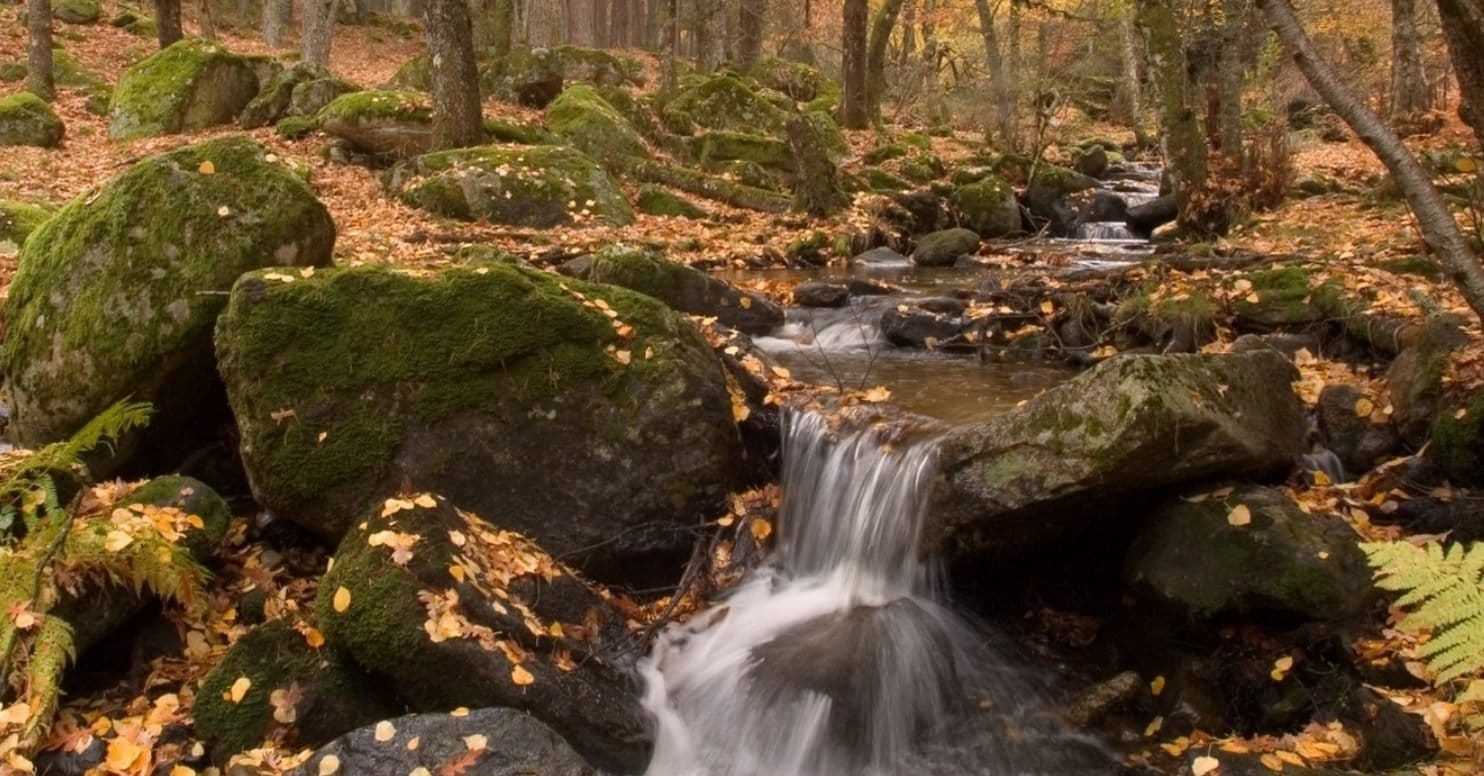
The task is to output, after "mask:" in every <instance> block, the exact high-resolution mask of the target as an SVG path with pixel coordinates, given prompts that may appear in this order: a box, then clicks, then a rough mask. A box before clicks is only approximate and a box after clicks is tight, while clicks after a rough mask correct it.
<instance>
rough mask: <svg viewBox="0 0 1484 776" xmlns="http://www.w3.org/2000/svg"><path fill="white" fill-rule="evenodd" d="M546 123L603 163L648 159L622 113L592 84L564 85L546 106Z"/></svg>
mask: <svg viewBox="0 0 1484 776" xmlns="http://www.w3.org/2000/svg"><path fill="white" fill-rule="evenodd" d="M546 126H547V127H548V128H550V129H551V131H552V132H553V133H554V134H555V135H556V136H557V137H559V138H561V139H562V140H564V141H566V142H568V143H570V144H572V145H573V146H575V147H576V148H578V149H579V150H581V151H583V152H584V153H586V154H587V155H589V156H591V157H593V158H594V159H597V160H599V161H603V162H609V161H613V160H617V159H622V158H624V157H630V156H633V157H641V158H646V159H647V158H649V149H648V148H646V147H645V146H644V141H643V140H642V139H641V138H640V137H639V133H638V132H636V131H634V128H633V126H631V125H630V124H629V122H628V119H626V118H624V117H623V114H621V113H619V112H618V111H617V110H614V108H613V106H612V105H609V104H608V102H607V101H606V100H604V99H603V98H602V97H599V96H598V93H597V92H595V91H593V89H592V87H590V86H585V85H583V84H574V85H572V86H569V87H567V88H566V89H564V90H563V91H562V93H561V96H559V97H557V98H556V100H555V101H553V102H552V103H551V104H550V105H548V106H547V108H546Z"/></svg>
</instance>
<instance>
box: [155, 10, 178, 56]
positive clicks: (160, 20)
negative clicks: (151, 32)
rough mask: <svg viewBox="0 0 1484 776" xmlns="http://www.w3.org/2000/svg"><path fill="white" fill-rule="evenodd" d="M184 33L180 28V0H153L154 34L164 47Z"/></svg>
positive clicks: (161, 46)
mask: <svg viewBox="0 0 1484 776" xmlns="http://www.w3.org/2000/svg"><path fill="white" fill-rule="evenodd" d="M184 34H185V33H183V32H182V31H181V28H180V0H155V35H156V37H157V38H158V39H159V41H160V48H165V47H166V46H169V45H170V44H172V43H174V42H175V41H177V40H180V39H181V37H182V36H184Z"/></svg>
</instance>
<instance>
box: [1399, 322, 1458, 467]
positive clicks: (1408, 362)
mask: <svg viewBox="0 0 1484 776" xmlns="http://www.w3.org/2000/svg"><path fill="white" fill-rule="evenodd" d="M1463 324H1464V321H1463V320H1462V319H1461V318H1459V317H1458V316H1456V315H1435V316H1432V317H1430V318H1428V319H1427V320H1426V321H1425V322H1424V323H1423V325H1422V328H1421V329H1420V330H1419V331H1418V332H1417V333H1416V334H1415V335H1414V336H1413V338H1412V341H1411V342H1409V343H1408V344H1407V345H1406V346H1405V347H1403V348H1402V351H1401V352H1400V353H1398V354H1397V357H1396V358H1395V359H1394V360H1392V362H1391V366H1390V367H1388V368H1387V370H1386V395H1387V398H1389V399H1390V400H1391V404H1392V407H1393V412H1392V416H1391V418H1392V423H1393V424H1394V425H1395V426H1396V430H1397V433H1398V434H1400V435H1401V437H1402V440H1403V441H1404V442H1406V443H1407V444H1408V445H1410V446H1412V447H1413V448H1419V447H1421V446H1422V445H1423V444H1425V443H1426V442H1427V440H1428V435H1429V432H1430V431H1431V430H1432V427H1433V422H1434V418H1436V417H1438V413H1439V410H1440V409H1441V408H1442V407H1443V403H1444V398H1445V396H1444V386H1443V374H1444V372H1446V371H1447V368H1448V359H1449V357H1450V356H1451V355H1452V354H1453V352H1454V351H1456V350H1458V349H1459V348H1461V347H1463V346H1464V344H1465V343H1467V342H1468V339H1469V338H1468V335H1467V334H1466V333H1465V332H1464V329H1463Z"/></svg>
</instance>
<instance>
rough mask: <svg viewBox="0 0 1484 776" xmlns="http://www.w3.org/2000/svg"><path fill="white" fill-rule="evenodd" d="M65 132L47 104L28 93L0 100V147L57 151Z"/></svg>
mask: <svg viewBox="0 0 1484 776" xmlns="http://www.w3.org/2000/svg"><path fill="white" fill-rule="evenodd" d="M65 133H66V128H65V127H64V126H63V125H62V119H60V118H58V117H57V112H56V111H54V110H52V106H50V105H47V104H46V100H43V99H41V98H40V97H37V96H36V95H34V94H32V93H30V92H17V93H15V94H12V95H10V96H9V97H0V146H37V147H40V148H56V147H57V146H59V145H61V143H62V135H64V134H65Z"/></svg>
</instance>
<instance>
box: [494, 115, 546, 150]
mask: <svg viewBox="0 0 1484 776" xmlns="http://www.w3.org/2000/svg"><path fill="white" fill-rule="evenodd" d="M484 134H485V135H486V136H487V137H488V138H489V139H490V140H492V141H495V142H499V143H518V144H520V145H548V144H551V143H555V142H557V140H556V137H554V136H553V135H552V134H551V133H550V132H547V131H546V130H545V129H542V128H541V127H540V126H537V125H535V124H529V123H526V122H524V121H512V120H509V119H485V120H484Z"/></svg>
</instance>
